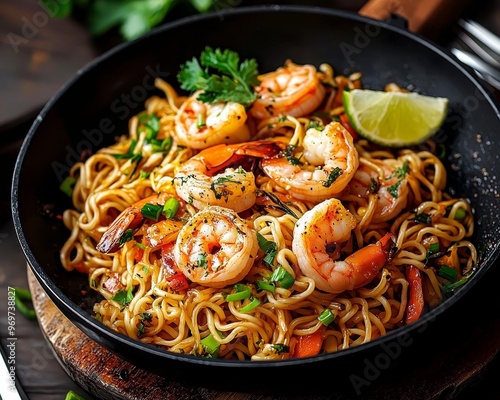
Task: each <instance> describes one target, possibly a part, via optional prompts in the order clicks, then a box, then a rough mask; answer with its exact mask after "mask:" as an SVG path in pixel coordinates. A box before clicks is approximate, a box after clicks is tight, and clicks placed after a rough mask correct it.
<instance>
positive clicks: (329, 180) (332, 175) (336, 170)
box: [322, 167, 342, 187]
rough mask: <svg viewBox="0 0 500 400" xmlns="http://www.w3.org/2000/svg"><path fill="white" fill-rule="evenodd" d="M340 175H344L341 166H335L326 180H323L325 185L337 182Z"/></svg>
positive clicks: (328, 185)
mask: <svg viewBox="0 0 500 400" xmlns="http://www.w3.org/2000/svg"><path fill="white" fill-rule="evenodd" d="M340 175H342V170H341V169H340V168H339V167H335V168H334V169H332V170H331V171H330V173H329V174H328V177H327V178H326V180H325V181H323V182H322V185H323V186H324V187H330V186H332V184H333V182H335V181H336V180H337V179H338V177H339V176H340Z"/></svg>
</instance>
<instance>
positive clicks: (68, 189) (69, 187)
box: [59, 176, 76, 197]
mask: <svg viewBox="0 0 500 400" xmlns="http://www.w3.org/2000/svg"><path fill="white" fill-rule="evenodd" d="M75 183H76V179H75V178H73V177H72V176H67V177H66V178H64V180H63V181H62V182H61V185H60V186H59V189H60V190H61V191H62V192H63V193H64V194H66V195H67V196H68V197H71V195H72V194H73V188H74V186H75Z"/></svg>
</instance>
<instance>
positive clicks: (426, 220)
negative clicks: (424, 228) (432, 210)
mask: <svg viewBox="0 0 500 400" xmlns="http://www.w3.org/2000/svg"><path fill="white" fill-rule="evenodd" d="M415 221H417V222H419V223H421V224H426V225H430V224H431V222H432V216H431V215H430V214H425V213H420V214H418V213H415Z"/></svg>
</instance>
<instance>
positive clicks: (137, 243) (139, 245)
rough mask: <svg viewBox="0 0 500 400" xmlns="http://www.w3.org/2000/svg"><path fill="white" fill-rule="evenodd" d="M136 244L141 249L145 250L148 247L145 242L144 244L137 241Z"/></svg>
mask: <svg viewBox="0 0 500 400" xmlns="http://www.w3.org/2000/svg"><path fill="white" fill-rule="evenodd" d="M135 245H136V246H137V247H139V248H140V249H143V250H145V249H146V245H144V244H142V243H139V242H135Z"/></svg>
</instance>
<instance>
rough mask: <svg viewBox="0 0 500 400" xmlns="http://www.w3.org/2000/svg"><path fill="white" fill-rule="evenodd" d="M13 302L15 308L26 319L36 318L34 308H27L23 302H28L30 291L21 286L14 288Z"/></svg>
mask: <svg viewBox="0 0 500 400" xmlns="http://www.w3.org/2000/svg"><path fill="white" fill-rule="evenodd" d="M14 294H15V297H14V302H15V304H16V307H17V309H18V310H19V311H20V312H21V314H23V315H24V316H25V317H26V318H28V319H36V312H35V310H33V309H31V308H29V307H28V306H27V305H26V304H25V303H24V302H25V301H26V302H30V301H31V300H32V299H31V292H30V291H29V290H28V289H22V288H18V287H16V288H14Z"/></svg>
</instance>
